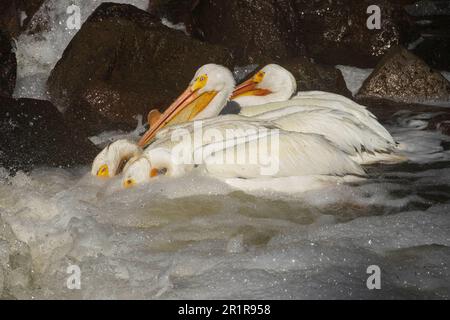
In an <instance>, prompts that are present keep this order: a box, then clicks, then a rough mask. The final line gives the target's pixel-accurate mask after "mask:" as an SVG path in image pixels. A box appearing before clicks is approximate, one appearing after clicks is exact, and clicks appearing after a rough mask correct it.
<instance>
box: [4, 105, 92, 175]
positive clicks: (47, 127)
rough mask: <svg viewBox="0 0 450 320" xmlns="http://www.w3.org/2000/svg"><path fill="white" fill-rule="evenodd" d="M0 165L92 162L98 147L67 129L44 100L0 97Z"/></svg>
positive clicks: (14, 168)
mask: <svg viewBox="0 0 450 320" xmlns="http://www.w3.org/2000/svg"><path fill="white" fill-rule="evenodd" d="M0 106H1V107H0V135H1V137H2V138H1V139H0V166H2V167H5V168H7V169H9V170H11V171H17V170H26V171H28V170H31V169H33V168H34V167H36V166H49V167H71V166H75V165H84V164H89V163H91V162H92V159H94V157H95V156H96V154H97V153H98V151H99V150H97V148H96V147H95V146H94V145H93V144H92V143H91V142H90V141H89V140H88V139H87V137H86V136H85V135H84V134H82V133H80V132H75V131H73V130H71V129H70V128H69V127H68V126H67V124H66V123H65V122H64V120H63V118H62V115H61V114H60V112H59V111H58V110H57V109H56V107H54V106H53V105H52V104H51V103H50V102H48V101H42V100H34V99H18V100H16V99H11V98H5V97H0Z"/></svg>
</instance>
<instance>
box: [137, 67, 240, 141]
mask: <svg viewBox="0 0 450 320" xmlns="http://www.w3.org/2000/svg"><path fill="white" fill-rule="evenodd" d="M234 86H235V81H234V78H233V75H232V73H231V71H230V70H228V69H227V68H225V67H223V66H220V65H217V64H207V65H204V66H203V67H201V68H200V69H198V71H197V72H196V73H195V76H194V78H193V79H192V81H191V82H190V84H189V87H188V88H187V89H186V90H185V91H184V92H183V93H182V94H181V95H180V96H179V97H178V99H177V100H175V102H174V103H172V105H170V107H169V108H168V109H167V110H166V111H165V112H164V113H163V114H162V115H161V116H160V117H159V119H158V120H157V121H155V122H154V124H153V125H152V126H151V128H150V130H149V131H148V132H147V133H146V134H145V135H144V136H143V137H142V139H141V140H140V141H139V145H140V146H142V147H143V146H145V145H147V144H148V143H149V142H150V141H151V139H152V138H153V137H154V136H155V134H156V133H157V132H158V131H159V130H160V129H162V128H164V127H165V126H167V125H171V124H178V123H183V122H187V121H191V120H194V119H205V118H210V117H215V116H217V115H219V113H220V111H222V109H223V107H224V106H225V105H226V103H227V101H228V99H229V98H230V96H231V94H232V93H233V89H234Z"/></svg>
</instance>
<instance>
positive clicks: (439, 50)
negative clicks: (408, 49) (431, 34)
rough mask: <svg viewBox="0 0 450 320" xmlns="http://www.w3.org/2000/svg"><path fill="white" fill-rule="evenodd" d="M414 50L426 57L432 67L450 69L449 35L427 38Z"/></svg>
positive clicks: (415, 52)
mask: <svg viewBox="0 0 450 320" xmlns="http://www.w3.org/2000/svg"><path fill="white" fill-rule="evenodd" d="M449 20H450V19H449ZM449 30H450V28H449ZM412 52H413V53H414V54H416V55H417V56H419V57H420V58H422V59H424V60H425V61H426V62H427V63H428V64H429V65H430V66H431V67H432V68H435V69H438V70H448V71H450V38H449V37H448V36H447V37H445V38H432V39H425V41H424V42H422V43H420V44H419V45H418V46H417V47H416V48H415V49H414V50H413V51H412Z"/></svg>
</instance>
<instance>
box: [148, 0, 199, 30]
mask: <svg viewBox="0 0 450 320" xmlns="http://www.w3.org/2000/svg"><path fill="white" fill-rule="evenodd" d="M199 2H200V0H150V3H149V7H148V12H150V13H151V14H153V15H155V16H158V17H160V18H165V19H167V20H168V21H170V22H171V23H173V24H179V23H183V24H184V25H185V26H186V31H187V32H188V33H189V34H190V33H192V24H193V21H192V11H193V10H194V8H195V7H196V6H197V5H198V4H199Z"/></svg>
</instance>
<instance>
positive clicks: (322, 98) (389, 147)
mask: <svg viewBox="0 0 450 320" xmlns="http://www.w3.org/2000/svg"><path fill="white" fill-rule="evenodd" d="M296 89H297V86H296V83H295V79H294V77H293V76H292V74H291V73H290V72H289V71H288V70H286V69H284V68H283V67H281V66H278V65H273V64H272V65H268V66H266V67H264V68H263V69H262V70H261V71H259V72H258V73H257V74H256V75H255V76H253V77H252V78H250V79H249V80H247V81H245V82H244V83H242V84H241V85H239V86H238V87H237V88H236V89H235V91H234V93H233V96H232V99H233V100H234V101H235V102H237V103H238V104H239V105H240V106H241V112H240V114H241V115H244V116H248V117H253V118H262V119H270V120H272V121H274V122H275V123H277V124H278V125H279V126H280V127H281V128H283V129H285V130H291V131H298V132H308V133H317V134H323V135H324V136H325V137H326V138H328V139H329V140H330V141H332V142H334V143H335V144H336V145H337V146H339V147H341V148H342V149H343V150H346V151H347V152H349V153H350V154H351V155H352V156H354V159H355V161H358V162H359V163H361V164H368V163H373V162H378V161H385V162H397V161H404V160H405V158H404V157H403V156H401V155H398V154H395V151H396V147H397V144H396V143H395V141H394V139H393V138H392V136H391V135H390V134H389V132H388V131H387V130H386V129H385V128H384V127H383V126H382V125H381V124H380V123H379V122H378V121H377V119H376V117H375V116H374V115H373V114H372V113H371V112H369V111H368V110H367V109H366V108H365V107H364V106H361V105H359V104H357V103H355V102H353V101H352V100H350V99H348V98H346V97H343V96H340V95H338V94H334V93H328V92H322V91H309V92H299V93H298V94H297V95H296V96H294V97H293V98H292V99H290V98H291V96H292V95H293V94H294V93H295V91H296ZM283 99H284V100H283ZM277 119H279V120H277Z"/></svg>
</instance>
